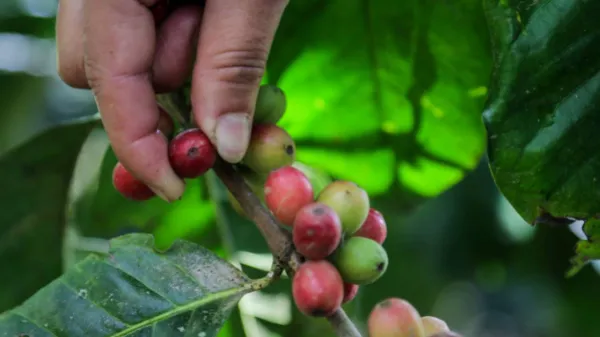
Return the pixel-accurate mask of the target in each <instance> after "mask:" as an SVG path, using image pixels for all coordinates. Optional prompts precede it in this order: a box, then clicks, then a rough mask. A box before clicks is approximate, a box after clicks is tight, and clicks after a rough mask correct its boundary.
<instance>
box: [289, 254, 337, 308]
mask: <svg viewBox="0 0 600 337" xmlns="http://www.w3.org/2000/svg"><path fill="white" fill-rule="evenodd" d="M292 295H293V297H294V302H295V303H296V306H297V307H298V310H300V312H302V313H303V314H305V315H307V316H315V317H325V316H330V315H331V314H333V313H334V312H335V311H336V310H337V309H338V308H339V307H340V305H342V298H343V297H344V285H343V282H342V278H341V277H340V274H339V273H338V271H337V269H335V267H334V266H333V265H332V264H331V263H329V262H327V261H325V260H321V261H307V262H305V263H303V264H302V265H300V267H299V268H298V271H297V272H296V274H295V275H294V279H293V280H292Z"/></svg>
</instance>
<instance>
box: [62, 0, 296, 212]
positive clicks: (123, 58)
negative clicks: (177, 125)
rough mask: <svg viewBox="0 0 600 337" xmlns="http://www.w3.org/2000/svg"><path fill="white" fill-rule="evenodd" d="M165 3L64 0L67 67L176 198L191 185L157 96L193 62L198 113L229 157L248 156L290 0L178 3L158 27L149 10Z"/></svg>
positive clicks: (160, 189) (124, 155)
mask: <svg viewBox="0 0 600 337" xmlns="http://www.w3.org/2000/svg"><path fill="white" fill-rule="evenodd" d="M159 1H160V0H60V6H59V11H58V19H57V27H56V28H57V44H58V67H59V74H60V76H61V78H62V79H63V80H64V81H65V82H66V83H67V84H69V85H70V86H73V87H76V88H91V89H92V91H93V93H94V95H95V97H96V102H97V105H98V109H99V110H100V114H101V116H102V122H103V124H104V127H105V129H106V132H107V134H108V137H109V140H110V142H111V144H112V147H113V149H114V152H115V154H116V156H117V157H118V158H119V160H120V161H121V163H122V164H123V165H124V166H125V167H126V168H127V169H128V170H130V171H131V172H132V173H133V174H134V175H135V176H136V177H138V178H139V179H140V180H142V181H144V182H145V183H146V184H148V186H150V188H152V190H153V191H155V192H156V194H157V195H159V196H160V197H161V198H163V199H165V200H167V201H173V200H176V199H179V198H180V197H181V195H182V194H183V191H184V187H185V185H184V182H183V181H182V180H181V179H180V178H179V177H177V175H176V174H175V173H174V172H173V170H172V168H171V166H170V165H169V161H168V158H167V140H166V139H165V137H164V136H163V135H161V134H160V133H157V132H156V129H157V124H158V120H159V111H158V106H157V104H156V100H155V96H154V95H155V93H157V92H165V91H169V90H172V89H174V88H177V87H179V86H180V85H182V84H183V82H184V81H185V79H186V78H187V76H188V74H189V73H190V71H192V67H193V80H192V91H191V93H192V94H191V96H192V106H193V113H194V118H195V120H196V121H197V123H198V124H199V127H200V128H201V129H202V130H203V131H204V132H205V133H206V134H207V135H208V136H209V138H210V139H211V140H212V142H213V143H214V144H215V146H216V147H217V150H218V152H219V154H220V155H221V157H223V159H225V160H227V161H229V162H232V163H235V162H238V161H240V160H241V158H242V157H243V155H244V153H245V151H246V148H247V146H248V140H249V138H250V128H251V124H252V117H253V116H252V115H253V113H254V104H255V101H256V95H257V91H258V86H259V84H260V80H261V78H262V76H263V73H264V70H265V64H266V60H267V56H268V52H269V49H270V48H271V43H272V40H273V37H274V35H275V31H276V29H277V26H278V25H279V21H280V19H281V16H282V14H283V11H284V9H285V7H286V5H287V2H288V0H208V1H206V6H205V7H204V9H203V8H202V7H201V6H199V5H186V6H184V7H181V8H178V9H176V10H175V11H174V12H173V13H171V14H170V15H169V17H167V18H166V19H165V21H164V22H163V23H162V24H161V25H160V27H158V28H155V22H154V19H153V16H152V14H151V11H150V9H149V8H150V7H152V6H153V5H155V4H156V3H158V2H159ZM199 2H200V1H199ZM198 34H199V36H198ZM194 56H195V57H196V62H195V64H193V60H194Z"/></svg>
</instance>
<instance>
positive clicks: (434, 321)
mask: <svg viewBox="0 0 600 337" xmlns="http://www.w3.org/2000/svg"><path fill="white" fill-rule="evenodd" d="M421 323H423V330H424V331H425V337H429V336H433V335H435V334H437V333H440V332H450V328H448V324H446V322H444V321H442V320H441V319H439V318H437V317H432V316H423V317H421Z"/></svg>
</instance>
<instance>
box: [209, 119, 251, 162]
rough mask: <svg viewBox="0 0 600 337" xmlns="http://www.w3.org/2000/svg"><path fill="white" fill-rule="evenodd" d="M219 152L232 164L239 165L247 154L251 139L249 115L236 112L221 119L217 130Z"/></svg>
mask: <svg viewBox="0 0 600 337" xmlns="http://www.w3.org/2000/svg"><path fill="white" fill-rule="evenodd" d="M215 138H216V143H217V151H218V152H219V155H220V156H221V157H222V158H223V159H225V160H226V161H228V162H230V163H238V162H239V161H241V160H242V158H243V157H244V154H246V148H247V147H248V141H249V138H250V119H249V118H248V114H245V113H241V112H235V113H228V114H225V115H222V116H221V117H219V119H218V121H217V128H216V130H215Z"/></svg>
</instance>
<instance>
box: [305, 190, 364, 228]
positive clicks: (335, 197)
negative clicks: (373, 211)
mask: <svg viewBox="0 0 600 337" xmlns="http://www.w3.org/2000/svg"><path fill="white" fill-rule="evenodd" d="M317 201H318V202H321V203H324V204H325V205H327V206H329V207H331V208H333V210H334V211H335V212H336V213H337V214H338V216H339V217H340V220H341V221H342V230H343V231H344V234H347V235H351V234H354V233H355V232H356V231H357V230H358V229H359V228H360V226H361V225H362V224H363V222H365V220H366V219H367V215H368V214H369V207H370V206H369V196H368V195H367V192H365V190H363V189H362V188H360V187H359V186H358V185H356V184H355V183H353V182H350V181H346V180H337V181H334V182H332V183H331V184H329V185H327V187H325V189H323V191H321V193H320V194H319V197H318V198H317Z"/></svg>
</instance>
